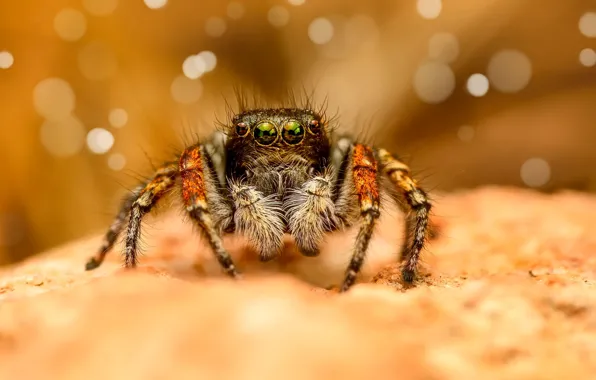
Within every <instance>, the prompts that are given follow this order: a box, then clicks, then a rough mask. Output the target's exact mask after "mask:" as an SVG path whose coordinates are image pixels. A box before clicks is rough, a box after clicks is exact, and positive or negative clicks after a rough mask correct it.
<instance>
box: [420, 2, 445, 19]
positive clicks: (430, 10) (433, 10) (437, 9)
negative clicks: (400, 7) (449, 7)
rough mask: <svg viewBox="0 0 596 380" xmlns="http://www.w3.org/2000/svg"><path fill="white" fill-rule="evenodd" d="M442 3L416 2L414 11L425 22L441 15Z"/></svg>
mask: <svg viewBox="0 0 596 380" xmlns="http://www.w3.org/2000/svg"><path fill="white" fill-rule="evenodd" d="M442 9H443V3H442V2H441V0H418V1H417V2H416V10H417V11H418V14H419V15H420V16H422V18H425V19H427V20H432V19H435V18H437V17H439V15H440V14H441V10H442Z"/></svg>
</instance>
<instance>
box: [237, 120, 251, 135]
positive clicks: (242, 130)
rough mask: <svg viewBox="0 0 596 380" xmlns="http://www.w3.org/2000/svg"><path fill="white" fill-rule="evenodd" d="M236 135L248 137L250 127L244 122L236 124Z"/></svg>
mask: <svg viewBox="0 0 596 380" xmlns="http://www.w3.org/2000/svg"><path fill="white" fill-rule="evenodd" d="M236 133H237V134H238V136H241V137H244V136H246V135H247V134H248V125H246V123H244V122H240V123H238V124H236Z"/></svg>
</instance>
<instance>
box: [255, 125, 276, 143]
mask: <svg viewBox="0 0 596 380" xmlns="http://www.w3.org/2000/svg"><path fill="white" fill-rule="evenodd" d="M254 136H255V141H256V142H257V143H258V144H260V145H271V144H273V143H274V142H275V140H277V129H275V125H273V123H270V122H268V121H264V122H262V123H259V125H257V126H256V128H255V132H254Z"/></svg>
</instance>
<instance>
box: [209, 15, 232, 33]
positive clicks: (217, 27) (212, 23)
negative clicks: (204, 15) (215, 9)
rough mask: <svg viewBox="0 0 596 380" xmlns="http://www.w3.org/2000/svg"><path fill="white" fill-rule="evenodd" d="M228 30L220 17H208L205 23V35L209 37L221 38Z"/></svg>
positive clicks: (224, 21)
mask: <svg viewBox="0 0 596 380" xmlns="http://www.w3.org/2000/svg"><path fill="white" fill-rule="evenodd" d="M227 29H228V26H227V24H226V20H224V19H223V18H220V17H209V18H208V19H207V21H205V33H207V35H208V36H211V37H221V36H223V34H224V33H225V32H226V30H227Z"/></svg>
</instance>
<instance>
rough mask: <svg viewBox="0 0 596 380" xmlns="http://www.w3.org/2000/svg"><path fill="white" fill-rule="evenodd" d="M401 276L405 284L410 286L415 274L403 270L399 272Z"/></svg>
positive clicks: (409, 270) (408, 270) (406, 269)
mask: <svg viewBox="0 0 596 380" xmlns="http://www.w3.org/2000/svg"><path fill="white" fill-rule="evenodd" d="M401 275H402V278H403V280H404V282H405V283H408V284H411V283H413V282H414V277H415V276H416V273H415V272H414V270H412V269H408V268H404V269H403V270H402V272H401Z"/></svg>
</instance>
